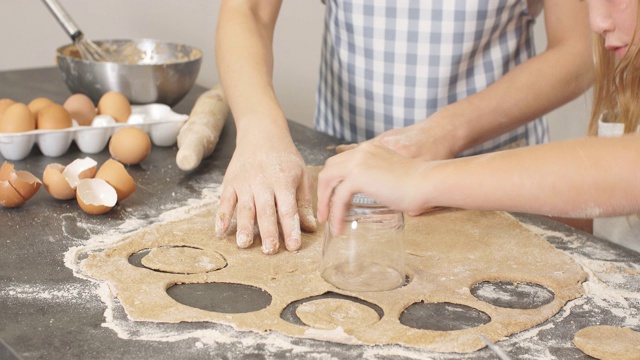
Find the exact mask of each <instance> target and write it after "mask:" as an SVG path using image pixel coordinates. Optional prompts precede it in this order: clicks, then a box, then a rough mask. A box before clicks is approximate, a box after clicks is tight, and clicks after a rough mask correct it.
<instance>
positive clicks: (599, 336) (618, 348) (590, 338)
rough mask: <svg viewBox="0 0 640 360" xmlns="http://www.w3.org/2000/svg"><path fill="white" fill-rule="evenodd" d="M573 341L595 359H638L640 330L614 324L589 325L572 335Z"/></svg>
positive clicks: (639, 353)
mask: <svg viewBox="0 0 640 360" xmlns="http://www.w3.org/2000/svg"><path fill="white" fill-rule="evenodd" d="M573 343H574V344H575V345H576V346H577V347H578V349H580V350H582V352H584V353H585V354H587V355H589V356H592V357H594V358H596V359H610V360H632V359H640V332H637V331H633V330H631V329H629V328H623V327H616V326H606V325H601V326H590V327H586V328H584V329H581V330H580V331H578V332H577V333H576V335H575V336H574V337H573Z"/></svg>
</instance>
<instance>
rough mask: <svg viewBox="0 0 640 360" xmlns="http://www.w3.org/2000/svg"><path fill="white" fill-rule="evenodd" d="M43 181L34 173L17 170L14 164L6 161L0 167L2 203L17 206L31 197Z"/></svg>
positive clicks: (0, 203)
mask: <svg viewBox="0 0 640 360" xmlns="http://www.w3.org/2000/svg"><path fill="white" fill-rule="evenodd" d="M41 184H42V182H41V181H40V179H38V178H37V177H35V176H34V175H33V174H32V173H30V172H28V171H24V170H15V168H14V165H13V164H12V163H9V162H7V161H5V162H4V163H3V164H2V166H1V167H0V205H2V206H4V207H16V206H20V205H22V204H24V203H25V202H26V201H27V200H29V199H31V197H33V195H35V193H36V192H38V189H40V185H41Z"/></svg>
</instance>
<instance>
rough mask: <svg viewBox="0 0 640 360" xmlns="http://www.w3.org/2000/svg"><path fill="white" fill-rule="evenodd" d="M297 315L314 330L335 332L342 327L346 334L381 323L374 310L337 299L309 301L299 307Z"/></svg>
mask: <svg viewBox="0 0 640 360" xmlns="http://www.w3.org/2000/svg"><path fill="white" fill-rule="evenodd" d="M296 315H298V317H299V318H300V320H301V321H302V322H303V323H305V324H306V325H308V326H310V327H312V328H315V329H321V330H333V329H337V328H338V327H340V328H342V329H344V331H346V332H350V331H353V330H355V329H358V328H362V327H367V326H371V325H373V324H375V323H377V322H378V321H380V317H379V316H378V314H377V313H376V312H375V310H373V309H372V308H370V307H368V306H366V305H364V304H360V303H357V302H354V301H350V300H347V299H337V298H326V299H317V300H313V301H307V302H305V303H303V304H301V305H300V306H298V308H297V309H296Z"/></svg>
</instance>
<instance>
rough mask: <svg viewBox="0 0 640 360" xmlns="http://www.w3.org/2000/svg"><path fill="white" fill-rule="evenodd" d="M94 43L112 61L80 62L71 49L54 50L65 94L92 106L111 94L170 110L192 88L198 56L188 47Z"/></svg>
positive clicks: (159, 43) (133, 42) (73, 47)
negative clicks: (87, 99) (82, 97)
mask: <svg viewBox="0 0 640 360" xmlns="http://www.w3.org/2000/svg"><path fill="white" fill-rule="evenodd" d="M95 43H96V44H97V45H98V46H100V47H101V48H102V49H104V50H105V51H106V52H108V53H109V54H111V55H112V56H115V60H116V61H114V62H96V61H90V60H84V59H82V58H81V56H80V53H79V51H78V49H77V48H76V45H74V44H69V45H65V46H62V47H60V48H58V49H57V51H56V60H57V63H58V68H59V69H60V71H61V73H62V77H63V79H64V81H65V83H66V84H67V87H68V88H69V90H70V91H71V92H72V93H83V94H85V95H87V96H89V97H90V98H91V99H92V100H93V101H94V103H96V104H97V103H98V101H99V100H100V97H101V96H102V95H103V94H104V93H106V92H108V91H112V90H113V91H118V92H120V93H122V94H124V95H125V96H126V97H127V98H128V99H129V101H130V102H131V103H132V104H149V103H162V104H167V105H169V106H173V105H175V104H177V103H178V102H179V101H180V100H182V98H183V97H184V96H185V95H186V94H187V93H188V92H189V90H190V89H191V88H192V87H193V84H194V83H195V81H196V78H197V77H198V72H199V71H200V64H201V62H202V51H200V50H199V49H197V48H194V47H191V46H188V45H182V44H174V43H168V42H162V41H158V40H153V39H139V40H103V41H95Z"/></svg>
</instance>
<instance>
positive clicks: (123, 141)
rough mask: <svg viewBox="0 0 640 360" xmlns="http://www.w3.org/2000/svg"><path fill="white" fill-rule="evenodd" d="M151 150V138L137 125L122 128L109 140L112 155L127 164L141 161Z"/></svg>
mask: <svg viewBox="0 0 640 360" xmlns="http://www.w3.org/2000/svg"><path fill="white" fill-rule="evenodd" d="M150 152H151V138H149V135H147V133H146V132H144V130H142V129H140V128H137V127H135V126H127V127H124V128H121V129H120V130H118V131H116V132H115V133H114V134H113V136H111V139H110V140H109V153H110V154H111V157H112V158H114V159H116V160H118V161H120V162H121V163H123V164H126V165H134V164H138V163H140V162H141V161H142V160H144V159H146V158H147V156H148V155H149V153H150Z"/></svg>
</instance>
